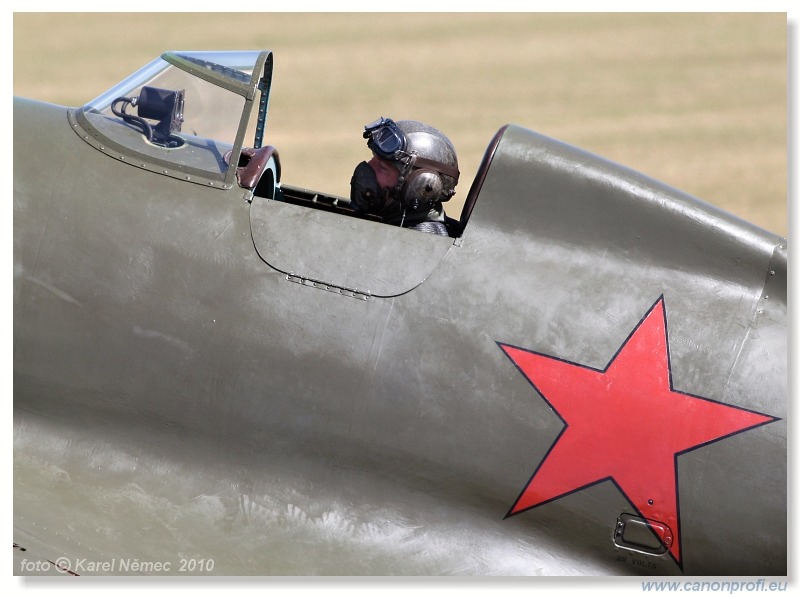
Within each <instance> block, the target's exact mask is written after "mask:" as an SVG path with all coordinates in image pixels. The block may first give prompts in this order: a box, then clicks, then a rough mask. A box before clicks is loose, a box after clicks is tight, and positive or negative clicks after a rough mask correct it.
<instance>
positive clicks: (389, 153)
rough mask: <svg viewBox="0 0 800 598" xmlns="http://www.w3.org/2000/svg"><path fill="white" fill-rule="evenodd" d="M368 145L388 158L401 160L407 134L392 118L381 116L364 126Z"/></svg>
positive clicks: (382, 156) (378, 153)
mask: <svg viewBox="0 0 800 598" xmlns="http://www.w3.org/2000/svg"><path fill="white" fill-rule="evenodd" d="M364 139H366V140H367V147H369V149H371V150H372V151H373V152H375V153H376V154H377V155H378V156H379V157H381V158H384V159H386V160H400V158H401V157H402V156H403V155H404V154H405V150H406V145H407V143H406V135H405V133H403V131H401V130H400V127H398V126H397V124H396V123H395V122H394V121H393V120H392V119H391V118H384V117H383V116H381V117H380V118H379V119H378V120H376V121H375V122H373V123H371V124H368V125H365V126H364Z"/></svg>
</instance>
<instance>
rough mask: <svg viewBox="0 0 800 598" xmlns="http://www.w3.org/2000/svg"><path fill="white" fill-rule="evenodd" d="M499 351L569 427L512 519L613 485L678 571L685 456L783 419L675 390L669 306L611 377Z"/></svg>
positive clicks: (659, 308) (629, 343) (637, 332)
mask: <svg viewBox="0 0 800 598" xmlns="http://www.w3.org/2000/svg"><path fill="white" fill-rule="evenodd" d="M498 345H499V346H500V348H501V349H502V350H503V351H504V352H505V353H506V355H507V356H508V357H509V358H510V359H511V361H513V362H514V364H516V366H517V368H519V370H520V372H521V373H522V375H523V376H525V377H526V378H527V379H528V381H529V382H530V383H531V384H532V385H533V387H534V388H535V389H536V390H537V391H538V392H539V394H540V395H541V396H542V398H544V400H545V401H546V402H547V403H548V404H549V405H550V407H551V408H552V409H553V410H554V411H555V412H556V414H558V416H559V417H560V418H561V420H562V421H563V422H564V424H565V425H564V428H563V430H562V431H561V433H560V434H559V436H558V437H557V438H556V440H555V442H554V443H553V445H552V447H550V450H549V451H548V453H547V454H546V455H545V457H544V459H543V460H542V462H541V463H540V464H539V466H538V467H537V468H536V471H535V472H534V473H533V475H532V476H531V479H530V481H529V482H528V484H527V485H526V486H525V488H524V489H523V491H522V493H521V494H520V496H519V498H518V499H517V501H516V502H515V503H514V505H513V506H512V507H511V509H510V510H509V512H508V514H507V515H506V517H510V516H512V515H516V514H518V513H521V512H523V511H526V510H528V509H532V508H534V507H538V506H540V505H543V504H545V503H547V502H550V501H553V500H556V499H558V498H561V497H562V496H565V495H567V494H571V493H573V492H576V491H578V490H581V489H583V488H586V487H588V486H591V485H594V484H597V483H599V482H601V481H604V480H608V479H611V480H612V481H613V482H614V483H615V484H616V486H617V487H618V488H619V489H620V491H621V492H622V493H623V494H624V495H625V496H626V498H627V499H628V501H629V502H630V503H631V505H633V506H634V507H635V509H636V510H638V512H639V513H638V514H639V515H640V516H642V517H644V518H646V519H647V520H650V521H654V522H659V523H662V524H666V526H667V527H668V528H669V529H666V530H665V529H663V528H660V527H659V526H653V527H652V528H651V529H653V533H655V534H656V535H658V536H659V537H660V538H661V541H662V542H663V543H664V546H668V547H669V551H670V553H671V555H672V556H673V558H674V559H675V561H676V562H677V563H678V564H679V565H680V563H681V548H680V535H679V534H680V516H679V508H678V487H677V484H678V482H677V458H678V455H680V454H682V453H685V452H687V451H690V450H693V449H696V448H698V447H700V446H703V445H706V444H709V443H711V442H715V441H717V440H721V439H722V438H725V437H727V436H730V435H732V434H736V433H739V432H743V431H745V430H749V429H751V428H754V427H756V426H761V425H764V424H768V423H770V422H773V421H776V420H777V419H778V418H775V417H771V416H768V415H763V414H760V413H756V412H753V411H748V410H746V409H741V408H738V407H733V406H730V405H725V404H722V403H718V402H715V401H712V400H709V399H705V398H702V397H697V396H692V395H689V394H686V393H682V392H677V391H675V390H673V389H672V379H671V375H670V361H669V347H668V345H667V325H666V314H665V310H664V299H663V297H661V298H660V299H659V300H658V301H657V302H656V304H655V305H654V306H653V307H652V308H651V309H650V311H649V312H648V313H647V314H646V315H645V317H644V319H642V321H641V322H640V323H639V324H638V326H637V327H636V328H635V329H634V330H633V332H632V333H631V335H630V337H628V339H627V340H626V341H625V342H624V343H623V345H622V347H620V349H619V351H618V352H617V354H616V356H614V357H613V358H612V360H611V362H610V363H609V364H608V366H606V369H605V370H602V371H600V370H596V369H593V368H590V367H586V366H582V365H578V364H575V363H570V362H567V361H564V360H561V359H557V358H555V357H548V356H547V355H541V354H539V353H534V352H532V351H528V350H526V349H520V348H517V347H512V346H509V345H505V344H502V343H498ZM670 530H671V532H672V534H671V536H672V537H670Z"/></svg>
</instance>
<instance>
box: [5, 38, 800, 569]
mask: <svg viewBox="0 0 800 598" xmlns="http://www.w3.org/2000/svg"><path fill="white" fill-rule="evenodd" d="M271 74H272V54H271V53H270V52H268V51H261V52H219V53H213V52H195V53H190V52H183V53H175V52H167V53H165V54H164V55H162V57H160V58H158V59H156V60H155V61H154V62H153V63H151V64H150V65H147V66H146V67H144V68H143V69H141V70H140V71H138V72H137V73H135V74H134V75H132V76H131V77H130V78H128V79H126V80H125V81H123V82H122V83H120V84H119V85H118V86H116V87H115V88H113V89H112V90H109V92H108V93H106V94H103V96H101V97H100V98H98V99H97V100H95V101H93V102H90V103H89V104H87V105H86V106H84V107H82V108H67V107H63V106H56V105H52V104H46V103H42V102H37V101H34V100H30V99H23V98H15V100H14V312H13V313H14V572H15V574H17V575H37V574H45V573H49V574H56V575H58V574H66V573H72V574H77V575H85V574H101V575H133V574H142V573H147V574H167V575H181V574H188V575H198V574H200V575H209V574H210V575H513V576H518V575H557V576H563V575H758V576H764V575H777V576H783V575H786V574H787V450H786V446H787V445H786V427H787V406H788V376H787V350H786V345H787V306H786V295H787V286H786V256H787V246H786V240H785V239H784V238H781V237H779V236H776V235H774V234H771V233H769V232H766V231H764V230H761V229H759V228H757V227H755V226H753V225H750V224H748V223H746V222H743V221H741V220H739V219H737V218H735V217H734V216H731V215H730V214H727V213H725V212H723V211H722V210H719V209H718V208H716V207H714V206H711V205H709V204H707V203H704V202H702V201H700V200H697V199H695V198H693V197H690V196H688V195H686V194H684V193H681V192H679V191H677V190H675V189H673V188H671V187H669V186H667V185H664V184H661V183H659V182H656V181H654V180H652V179H649V178H648V177H645V176H643V175H641V174H639V173H636V172H633V171H631V170H629V169H626V168H624V167H622V166H619V165H617V164H614V163H611V162H608V161H606V160H604V159H602V158H600V157H597V156H594V155H592V154H589V153H587V152H584V151H581V150H579V149H577V148H574V147H571V146H569V145H566V144H563V143H561V142H558V141H556V140H553V139H550V138H547V137H544V136H542V135H539V134H537V133H534V132H532V131H529V130H526V129H524V128H522V127H519V126H516V125H508V126H505V127H503V128H502V129H500V130H499V131H498V133H497V135H496V136H495V138H494V139H493V140H492V141H491V143H490V144H489V146H488V148H487V152H486V155H485V157H484V161H483V163H482V164H481V167H480V169H479V171H478V173H476V174H475V175H474V182H473V183H472V185H471V187H470V178H469V176H468V175H469V174H470V173H464V174H463V175H462V181H461V186H460V191H459V192H460V193H464V192H465V191H467V190H468V196H467V200H466V202H465V208H464V213H463V214H462V215H461V218H460V220H459V222H458V223H455V225H454V226H452V227H451V230H452V235H451V236H450V237H442V236H436V235H430V234H425V233H421V232H417V231H413V230H407V229H402V228H398V227H393V226H389V225H386V224H383V223H381V222H376V221H374V220H371V219H366V218H357V217H355V216H354V215H353V214H352V212H351V211H350V210H349V209H348V207H347V204H348V202H347V199H345V198H336V197H331V196H327V195H324V194H323V193H317V192H312V191H309V190H305V189H303V188H301V187H294V186H292V185H289V184H287V183H285V182H284V181H282V180H281V179H280V162H279V149H280V148H278V150H275V149H274V148H272V147H270V146H269V145H268V144H267V143H264V140H265V139H266V140H268V139H269V135H268V133H267V134H264V132H263V131H264V129H263V125H264V123H265V119H266V114H267V110H268V101H267V100H268V96H269V89H270V86H271ZM145 87H147V88H152V89H148V90H147V92H148V93H149V92H152V91H153V89H155V90H156V91H158V90H160V91H164V90H166V91H168V92H170V94H171V96H170V97H172V98H177V100H176V103H173V104H171V105H167V108H166V111H167V113H169V114H167V116H166V117H165V120H169V119H170V118H172V119H173V122H172V123H169V122H167V123H166V125H164V127H162V128H161V129H160V134H161V137H160V138H158V137H149V138H146V136H147V135H149V133H148V131H147V125H144V124H142V123H141V122H139V121H142V120H145V121H146V120H147V117H144V118H142V114H144V100H142V103H141V104H140V105H139V109H140V114H139V121H137V120H136V118H131V117H130V115H135V114H136V102H130V101H129V102H128V104H127V106H126V105H124V104H125V100H124V98H127V99H128V100H130V99H131V98H132V97H139V96H141V97H142V98H143V97H144V96H145V91H144V88H145ZM178 92H180V93H178ZM170 94H166V95H170ZM120 98H123V100H122V102H121V104H123V105H122V106H121V104H120V102H118V100H120ZM162 99H163V98H162ZM231 100H233V101H234V103H235V105H236V106H237V107H236V109H235V110H232V109H229V108H230V104H226V102H230V101H231ZM114 106H115V108H116V112H115V111H114V110H112V109H111V108H112V107H114ZM170 110H171V111H172V112H171V113H170ZM126 111H127V112H126ZM151 118H152V117H151ZM181 119H183V121H182V128H180V127H179V129H180V130H179V131H178V130H176V129H175V128H174V127H172V128H170V124H172V125H174V124H175V122H178V123H179V124H180V121H181ZM224 119H229V120H230V121H231V122H229V123H224V122H221V121H222V120H224ZM163 122H164V121H162V122H161V123H159V125H158V126H160V125H162V124H163ZM148 124H149V125H150V128H151V131H150V133H152V132H153V131H152V129H158V126H156V125H154V124H153V123H148ZM229 164H230V165H231V166H229ZM350 167H352V165H343V168H350ZM451 224H452V223H451Z"/></svg>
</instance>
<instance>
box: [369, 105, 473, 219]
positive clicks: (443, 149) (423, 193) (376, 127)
mask: <svg viewBox="0 0 800 598" xmlns="http://www.w3.org/2000/svg"><path fill="white" fill-rule="evenodd" d="M364 129H365V130H364V137H365V138H367V146H368V147H369V148H370V149H371V150H372V151H373V152H374V153H375V154H376V155H378V156H379V157H381V158H383V159H384V160H388V161H390V162H392V163H394V164H395V165H396V166H397V169H398V171H399V172H400V179H399V181H398V186H397V187H396V189H395V195H396V196H397V198H398V199H399V200H400V201H401V203H403V205H405V206H407V207H409V208H410V209H412V210H421V209H430V208H431V207H433V205H434V204H436V203H437V202H440V201H447V200H449V199H450V198H451V197H453V195H454V194H455V192H456V191H455V187H456V184H457V183H458V175H459V172H458V158H457V156H456V150H455V147H453V144H452V142H451V141H450V139H448V138H447V136H446V135H445V134H444V133H442V132H441V131H439V130H438V129H435V128H434V127H431V126H429V125H426V124H425V123H422V122H419V121H416V120H400V121H397V122H394V121H393V120H392V119H390V118H383V117H381V118H380V119H379V120H377V121H375V122H374V123H372V124H370V125H367V126H366V127H364Z"/></svg>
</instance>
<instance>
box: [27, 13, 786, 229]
mask: <svg viewBox="0 0 800 598" xmlns="http://www.w3.org/2000/svg"><path fill="white" fill-rule="evenodd" d="M13 28H14V42H13V44H14V57H13V66H14V74H13V80H14V94H15V95H22V96H27V97H34V98H37V99H41V100H45V101H51V102H56V103H62V104H68V105H79V104H82V103H84V102H86V101H87V100H90V99H92V98H93V97H95V96H97V95H99V94H100V93H101V92H103V91H104V90H106V89H107V88H109V87H111V86H112V85H113V84H114V83H116V82H117V81H118V80H120V79H122V78H123V77H125V76H127V75H128V74H130V73H131V72H133V71H134V70H136V69H137V68H139V67H140V66H142V65H143V64H145V63H147V62H149V61H150V60H152V59H153V58H155V57H156V56H157V55H158V54H160V53H161V52H162V51H164V50H205V49H220V50H222V49H261V48H267V49H271V50H272V51H273V52H274V54H275V72H274V76H273V95H272V98H271V101H270V116H269V122H268V135H267V142H268V143H270V144H271V145H274V146H275V147H277V148H278V150H279V152H280V155H281V161H282V166H283V180H284V181H285V182H287V183H290V184H293V185H300V186H305V187H309V188H312V189H317V190H320V191H327V192H330V193H334V194H338V195H348V194H349V191H348V185H349V180H350V174H351V172H352V169H353V167H354V166H355V164H356V163H357V162H359V161H360V160H363V159H365V158H367V157H368V152H367V150H366V147H365V145H364V141H363V139H362V138H361V131H362V130H363V125H364V124H365V123H367V122H369V121H371V120H373V119H375V118H377V117H378V116H381V115H384V116H391V117H393V118H395V119H402V118H414V119H418V120H423V121H426V122H428V123H430V124H432V125H434V126H436V127H438V128H440V129H441V130H442V131H444V132H445V133H446V134H448V135H449V136H450V138H451V139H452V140H453V142H454V143H455V145H456V148H457V150H458V153H459V162H460V168H461V172H462V178H461V182H460V184H459V187H458V193H457V195H456V197H455V198H454V199H453V201H452V203H453V204H455V205H453V206H452V207H451V208H449V211H450V213H458V210H459V209H460V202H461V201H463V197H464V196H465V195H466V192H467V190H468V189H469V185H470V183H471V181H472V178H473V176H474V174H475V171H476V169H477V167H478V164H479V162H480V159H481V156H482V155H483V152H484V150H485V148H486V146H487V145H488V143H489V141H490V139H491V138H492V136H493V134H494V133H495V131H496V130H497V129H498V128H499V127H501V126H502V125H504V124H506V123H509V122H512V123H515V124H519V125H522V126H524V127H527V128H530V129H533V130H535V131H538V132H540V133H543V134H545V135H549V136H551V137H555V138H558V139H561V140H562V141H566V142H567V143H571V144H573V145H577V146H579V147H582V148H584V149H587V150H589V151H592V152H595V153H597V154H600V155H602V156H605V157H606V158H609V159H611V160H614V161H616V162H619V163H621V164H624V165H626V166H629V167H631V168H634V169H636V170H639V171H641V172H643V173H645V174H648V175H650V176H652V177H654V178H656V179H659V180H662V181H664V182H666V183H668V184H670V185H673V186H674V187H677V188H679V189H682V190H684V191H686V192H688V193H691V194H693V195H695V196H698V197H700V198H702V199H704V200H706V201H709V202H711V203H713V204H716V205H718V206H721V207H723V208H725V209H727V210H729V211H731V212H733V213H734V214H737V215H738V216H741V217H742V218H745V219H747V220H750V221H752V222H755V223H756V224H758V225H759V226H762V227H764V228H766V229H768V230H771V231H773V232H776V233H779V234H782V235H786V234H787V229H788V220H787V20H786V15H785V14H784V13H760V14H759V13H741V14H736V13H708V14H703V13H691V14H689V13H684V14H681V13H637V14H628V13H597V14H588V13H564V14H552V13H457V14H448V13H400V14H391V13H330V14H321V13H299V14H298V13H256V14H246V13H15V14H14V22H13Z"/></svg>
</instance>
